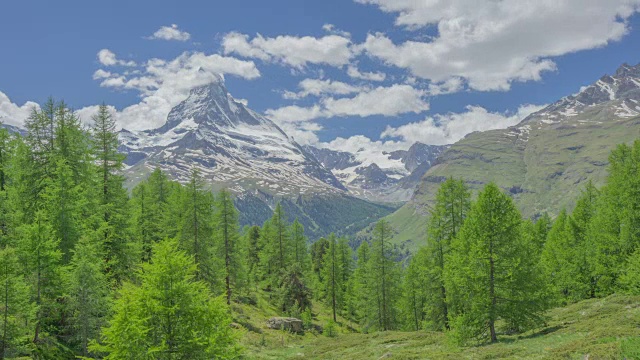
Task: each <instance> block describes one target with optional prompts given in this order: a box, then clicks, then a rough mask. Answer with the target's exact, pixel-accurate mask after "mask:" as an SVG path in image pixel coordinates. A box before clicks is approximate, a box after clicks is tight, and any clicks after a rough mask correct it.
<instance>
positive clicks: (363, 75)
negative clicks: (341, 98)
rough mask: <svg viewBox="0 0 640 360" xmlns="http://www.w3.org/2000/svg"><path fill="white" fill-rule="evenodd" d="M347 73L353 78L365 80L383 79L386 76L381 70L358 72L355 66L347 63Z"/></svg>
mask: <svg viewBox="0 0 640 360" xmlns="http://www.w3.org/2000/svg"><path fill="white" fill-rule="evenodd" d="M347 75H349V77H351V78H354V79H360V80H367V81H384V79H385V78H386V77H387V75H386V74H385V73H382V72H378V71H375V72H360V70H358V68H357V67H356V66H353V65H349V67H347Z"/></svg>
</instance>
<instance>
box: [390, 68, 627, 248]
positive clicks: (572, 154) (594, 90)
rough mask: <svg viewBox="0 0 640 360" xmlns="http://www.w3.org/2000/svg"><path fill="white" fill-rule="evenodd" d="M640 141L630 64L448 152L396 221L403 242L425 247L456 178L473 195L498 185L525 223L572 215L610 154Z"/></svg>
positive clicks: (600, 176)
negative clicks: (440, 193)
mask: <svg viewBox="0 0 640 360" xmlns="http://www.w3.org/2000/svg"><path fill="white" fill-rule="evenodd" d="M638 138H640V65H636V66H630V65H627V64H624V65H622V66H621V67H620V68H619V69H618V70H617V71H616V72H615V74H614V75H612V76H609V75H605V76H603V77H602V78H600V79H599V80H598V81H596V82H595V83H594V84H592V85H589V86H587V87H584V88H582V89H581V91H580V92H578V93H577V94H574V95H571V96H567V97H564V98H562V99H560V100H558V101H557V102H555V103H553V104H551V105H549V106H547V107H546V108H544V109H542V110H540V111H538V112H536V113H533V114H531V115H530V116H528V117H527V118H525V119H524V120H523V121H522V122H520V123H519V124H517V125H515V126H513V127H510V128H507V129H501V130H491V131H485V132H476V133H472V134H469V135H467V136H466V137H465V138H464V139H462V140H460V141H458V142H457V143H455V144H453V145H452V146H451V147H450V148H449V149H447V150H445V151H444V152H443V153H442V154H441V155H440V157H439V158H438V161H437V164H435V165H434V166H433V167H431V168H430V169H429V170H428V171H426V173H425V174H424V176H423V177H422V179H421V180H420V182H419V185H418V187H417V189H416V191H415V193H414V194H413V196H412V199H411V200H410V201H409V202H408V203H407V204H405V205H404V206H403V207H402V208H401V209H399V210H398V211H397V212H396V213H394V214H393V215H391V216H390V217H389V219H390V220H391V222H392V224H394V225H395V228H396V230H397V231H398V234H397V236H396V241H398V242H407V243H408V244H409V245H410V247H415V246H416V245H417V244H419V243H422V242H424V239H425V230H426V225H425V222H426V217H427V216H428V213H429V208H430V206H431V204H432V203H433V201H434V197H435V193H436V191H437V188H438V185H439V183H440V182H442V181H443V180H444V179H446V178H447V177H450V176H453V177H456V178H462V179H464V180H465V181H466V182H467V184H468V185H469V186H470V187H471V188H473V189H479V188H481V187H482V186H484V185H485V184H487V183H489V182H495V183H496V184H498V185H499V186H500V187H502V188H503V189H504V190H505V191H507V192H509V193H510V194H511V196H512V197H513V198H514V200H515V202H516V204H517V205H518V206H519V208H520V210H521V211H522V213H523V215H524V216H526V217H531V218H536V217H538V216H540V215H541V214H542V213H544V212H548V213H549V214H550V215H552V216H553V215H555V214H557V213H558V212H559V211H560V210H561V209H562V208H567V209H571V208H572V207H573V206H574V202H575V200H576V198H577V197H578V196H579V194H580V192H581V190H582V188H583V187H584V185H585V183H586V182H587V181H588V180H592V181H593V182H594V183H595V184H596V185H601V184H602V183H603V180H604V178H605V176H606V172H607V164H608V156H609V153H610V152H611V150H613V149H614V148H615V146H616V145H617V144H620V143H625V142H626V143H629V142H632V141H633V140H635V139H638Z"/></svg>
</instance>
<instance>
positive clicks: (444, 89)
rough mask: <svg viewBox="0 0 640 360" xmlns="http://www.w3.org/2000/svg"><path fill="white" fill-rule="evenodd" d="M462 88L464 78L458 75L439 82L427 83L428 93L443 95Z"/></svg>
mask: <svg viewBox="0 0 640 360" xmlns="http://www.w3.org/2000/svg"><path fill="white" fill-rule="evenodd" d="M463 88H464V80H462V79H461V78H459V77H452V78H449V79H447V80H445V81H443V82H441V83H431V84H429V95H444V94H451V93H455V92H458V91H460V90H462V89H463Z"/></svg>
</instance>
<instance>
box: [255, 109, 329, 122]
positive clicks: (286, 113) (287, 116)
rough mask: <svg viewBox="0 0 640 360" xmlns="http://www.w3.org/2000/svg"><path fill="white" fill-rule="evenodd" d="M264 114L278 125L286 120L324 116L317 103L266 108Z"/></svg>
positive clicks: (311, 118) (306, 119)
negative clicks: (307, 105) (303, 105)
mask: <svg viewBox="0 0 640 360" xmlns="http://www.w3.org/2000/svg"><path fill="white" fill-rule="evenodd" d="M265 114H266V115H267V117H269V118H270V119H271V120H273V121H275V122H277V123H278V124H280V125H282V124H283V123H288V122H305V121H309V120H313V119H317V118H320V117H323V116H324V112H323V110H322V109H321V108H320V106H318V105H314V106H311V107H301V106H297V105H290V106H284V107H281V108H278V109H267V111H265Z"/></svg>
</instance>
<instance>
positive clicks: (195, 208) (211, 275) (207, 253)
mask: <svg viewBox="0 0 640 360" xmlns="http://www.w3.org/2000/svg"><path fill="white" fill-rule="evenodd" d="M181 208H182V209H183V213H184V217H183V218H182V221H183V222H182V226H181V231H180V247H181V248H182V249H183V250H185V251H187V253H188V254H190V255H191V256H193V258H194V261H195V262H196V264H197V265H198V268H197V270H196V278H197V280H202V281H204V282H206V283H207V284H209V286H210V287H211V289H212V290H214V291H217V292H218V291H220V292H221V290H222V289H221V287H220V281H221V279H222V278H223V273H222V272H220V271H217V270H218V265H219V262H220V261H221V259H219V258H217V257H216V256H214V254H215V242H214V230H213V214H214V197H213V194H212V193H211V192H210V191H207V190H205V189H204V183H203V179H202V177H201V176H200V173H199V172H198V171H197V170H193V171H192V173H191V179H190V180H189V183H188V184H187V185H186V189H185V191H184V193H183V199H182V206H181ZM222 261H223V260H222Z"/></svg>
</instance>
